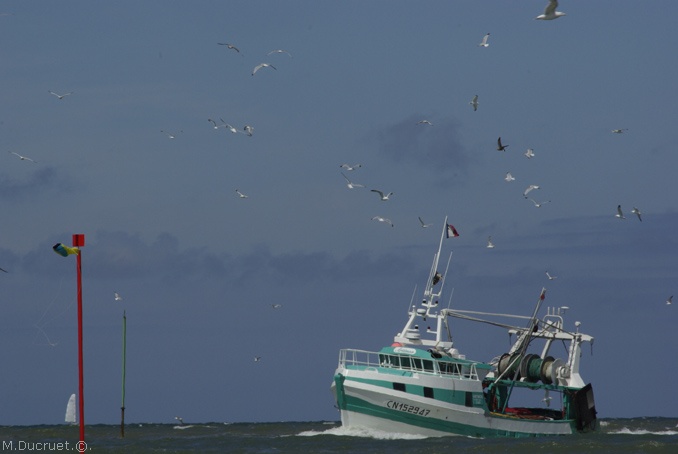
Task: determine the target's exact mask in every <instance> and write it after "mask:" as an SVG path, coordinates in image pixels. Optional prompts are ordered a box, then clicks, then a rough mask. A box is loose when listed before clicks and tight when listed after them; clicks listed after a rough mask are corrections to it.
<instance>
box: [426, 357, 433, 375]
mask: <svg viewBox="0 0 678 454" xmlns="http://www.w3.org/2000/svg"><path fill="white" fill-rule="evenodd" d="M424 370H425V371H426V372H433V371H434V369H433V361H431V360H428V359H425V360H424Z"/></svg>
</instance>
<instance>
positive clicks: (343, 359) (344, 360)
mask: <svg viewBox="0 0 678 454" xmlns="http://www.w3.org/2000/svg"><path fill="white" fill-rule="evenodd" d="M392 359H396V361H392ZM339 367H340V368H347V369H352V368H360V369H364V370H370V369H372V370H375V371H378V369H379V368H388V369H395V370H402V371H407V372H416V373H426V374H433V375H438V376H441V377H450V378H456V379H465V380H478V370H477V368H476V365H475V363H472V362H470V363H466V362H464V363H461V362H455V361H437V360H435V359H430V360H428V359H422V358H417V357H414V356H410V355H398V354H394V353H379V352H370V351H367V350H355V349H350V348H345V349H341V350H339Z"/></svg>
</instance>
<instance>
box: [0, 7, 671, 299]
mask: <svg viewBox="0 0 678 454" xmlns="http://www.w3.org/2000/svg"><path fill="white" fill-rule="evenodd" d="M557 8H558V1H557V0H550V1H549V3H548V5H547V6H546V7H545V9H544V12H543V13H542V14H540V15H538V16H537V17H535V19H536V20H555V19H558V18H560V17H563V16H565V15H566V14H565V13H564V12H561V11H558V10H557ZM489 39H490V33H486V34H485V35H484V36H483V38H482V40H481V42H480V43H479V44H478V46H480V47H482V48H487V47H489V45H490V43H489ZM217 44H218V45H219V46H225V47H226V48H227V49H228V50H231V51H233V52H235V53H237V54H240V55H243V54H242V53H241V51H240V49H239V48H238V47H236V46H235V45H233V44H231V43H222V42H219V43H217ZM273 54H286V55H287V56H288V57H290V58H291V57H292V54H291V53H289V52H288V51H286V50H284V49H274V50H271V51H270V52H268V53H267V55H268V56H270V55H273ZM262 69H272V70H277V68H276V67H275V66H274V65H272V64H271V63H268V62H262V63H259V64H257V65H256V66H254V67H253V68H252V71H251V75H252V76H254V75H255V74H256V73H257V72H258V71H260V70H262ZM48 92H49V94H51V95H53V96H55V97H56V98H57V99H59V100H63V99H65V98H66V97H68V96H71V95H73V92H65V93H62V94H60V93H57V92H54V91H52V90H48ZM469 105H471V107H472V108H473V111H474V112H475V111H477V110H478V108H479V105H480V102H479V97H478V95H474V96H473V98H472V99H471V100H470V102H469ZM207 121H208V122H209V123H211V124H212V127H213V128H214V129H215V130H218V129H221V128H224V129H226V130H228V131H230V132H231V133H232V134H237V133H243V134H245V135H247V136H249V137H251V136H252V135H253V133H254V128H253V127H252V126H251V125H244V126H243V127H242V128H238V127H236V126H233V125H232V124H230V123H227V122H226V121H225V120H223V119H222V118H219V122H217V121H216V120H214V119H212V118H208V119H207ZM416 124H417V125H425V126H431V127H432V126H433V123H432V122H431V121H429V120H427V119H422V120H419V121H418V122H417V123H416ZM611 131H612V133H614V134H622V133H624V132H626V131H628V128H619V129H612V130H611ZM161 132H162V133H163V134H165V135H167V137H168V138H169V139H175V138H176V137H177V134H175V133H172V132H168V131H165V130H161ZM180 132H183V131H180ZM508 147H509V145H508V144H506V143H505V142H503V141H502V137H501V136H500V137H498V138H497V146H496V149H497V151H500V152H506V151H507V148H508ZM9 153H11V154H12V155H14V156H16V157H17V158H19V159H20V160H22V161H28V162H32V163H37V161H36V160H34V159H32V158H30V157H28V156H24V155H21V154H19V153H17V152H14V151H10V152H9ZM524 156H525V157H526V158H527V159H531V158H533V157H534V156H535V153H534V150H533V149H532V148H528V149H527V150H526V151H525V153H524ZM340 167H341V169H343V170H344V171H346V172H352V171H355V170H357V169H359V168H361V167H362V165H361V164H348V163H344V164H341V166H340ZM340 173H341V175H342V177H343V178H344V180H345V182H346V186H347V188H348V189H356V188H364V187H365V186H364V185H363V184H360V183H356V182H354V181H352V180H351V179H350V178H349V177H348V176H347V175H346V174H345V173H344V172H343V171H342V172H340ZM504 180H505V181H506V182H508V183H511V182H513V181H515V180H516V178H515V177H514V176H513V175H512V174H511V172H507V173H506V175H505V177H504ZM537 189H540V186H539V185H536V184H530V185H529V186H527V187H526V188H525V190H524V191H523V197H524V198H525V199H527V200H529V201H531V202H532V204H533V205H534V206H535V207H536V208H540V207H542V206H544V205H545V204H547V203H550V202H551V200H544V201H538V200H535V199H534V198H532V197H529V196H528V194H529V193H530V192H531V191H533V190H537ZM370 191H371V192H374V193H375V194H377V195H378V196H379V200H381V201H384V202H386V201H388V200H390V198H391V196H393V195H394V193H393V192H386V191H382V190H380V189H371V190H370ZM235 193H236V195H237V196H238V197H239V198H241V199H247V198H248V197H249V196H248V195H247V194H245V193H243V192H242V191H240V190H239V189H235ZM631 213H633V214H635V215H636V216H637V217H638V220H639V221H642V217H641V211H640V210H639V209H638V208H637V207H633V209H632V210H631ZM615 217H616V218H618V219H620V220H625V219H626V217H625V216H624V213H623V211H622V208H621V205H618V206H617V210H616V213H615ZM371 220H373V221H376V222H380V223H384V224H387V225H390V226H391V227H394V223H393V222H392V221H391V219H389V218H386V217H384V216H381V215H377V216H373V217H372V218H371ZM419 222H420V225H421V227H422V228H427V227H429V226H430V225H431V224H426V223H425V222H424V221H423V220H422V218H421V217H419ZM494 247H495V244H494V243H493V242H492V237H491V236H490V237H488V241H487V248H489V249H493V248H494ZM0 270H2V269H0ZM2 271H4V270H2ZM547 276H549V279H551V277H550V275H548V273H547ZM115 298H116V300H119V299H121V298H120V297H119V295H118V294H117V293H116V295H115ZM667 304H671V303H670V300H669V301H667Z"/></svg>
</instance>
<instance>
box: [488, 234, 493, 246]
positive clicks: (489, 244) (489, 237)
mask: <svg viewBox="0 0 678 454" xmlns="http://www.w3.org/2000/svg"><path fill="white" fill-rule="evenodd" d="M487 248H488V249H494V243H493V242H492V235H490V236H488V237H487Z"/></svg>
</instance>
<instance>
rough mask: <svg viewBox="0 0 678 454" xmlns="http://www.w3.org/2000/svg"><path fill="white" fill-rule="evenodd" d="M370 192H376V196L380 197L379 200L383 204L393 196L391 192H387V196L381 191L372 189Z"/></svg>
mask: <svg viewBox="0 0 678 454" xmlns="http://www.w3.org/2000/svg"><path fill="white" fill-rule="evenodd" d="M372 192H376V193H377V194H379V197H381V200H383V201H384V202H385V201H387V200H388V198H389V197H391V196H392V195H393V193H392V192H389V193H388V194H384V193H383V192H382V191H380V190H379V189H372Z"/></svg>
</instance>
